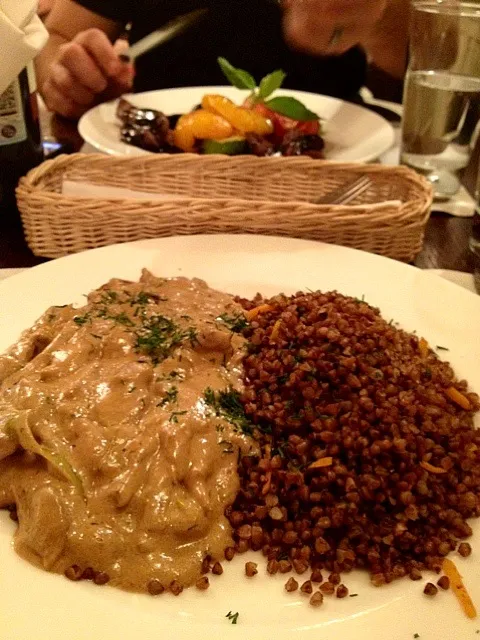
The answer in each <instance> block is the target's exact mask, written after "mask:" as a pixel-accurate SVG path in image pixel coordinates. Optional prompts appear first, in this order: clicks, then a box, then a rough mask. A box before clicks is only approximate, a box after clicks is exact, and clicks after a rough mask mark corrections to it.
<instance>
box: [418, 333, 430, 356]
mask: <svg viewBox="0 0 480 640" xmlns="http://www.w3.org/2000/svg"><path fill="white" fill-rule="evenodd" d="M429 348H430V347H429V346H428V342H427V341H426V340H425V338H420V340H419V341H418V350H419V351H420V355H421V356H422V358H423V359H425V358H426V357H427V356H428V350H429Z"/></svg>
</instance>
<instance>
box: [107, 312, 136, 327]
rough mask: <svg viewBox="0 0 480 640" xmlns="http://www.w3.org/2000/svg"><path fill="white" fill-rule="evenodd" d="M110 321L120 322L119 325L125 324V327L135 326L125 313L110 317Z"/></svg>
mask: <svg viewBox="0 0 480 640" xmlns="http://www.w3.org/2000/svg"><path fill="white" fill-rule="evenodd" d="M109 320H114V321H115V322H118V324H123V325H124V326H125V327H133V326H135V323H134V322H133V320H131V319H130V318H129V317H128V316H127V314H126V313H125V311H122V313H119V314H118V315H116V316H109Z"/></svg>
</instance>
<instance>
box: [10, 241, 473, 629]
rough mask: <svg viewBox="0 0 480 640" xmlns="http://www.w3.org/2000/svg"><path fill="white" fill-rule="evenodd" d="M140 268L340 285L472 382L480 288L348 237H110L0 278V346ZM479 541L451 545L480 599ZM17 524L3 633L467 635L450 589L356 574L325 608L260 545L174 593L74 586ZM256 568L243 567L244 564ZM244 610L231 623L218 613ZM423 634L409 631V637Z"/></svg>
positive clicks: (290, 286)
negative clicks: (25, 543)
mask: <svg viewBox="0 0 480 640" xmlns="http://www.w3.org/2000/svg"><path fill="white" fill-rule="evenodd" d="M142 267H146V268H148V269H150V270H151V271H152V272H153V273H154V274H156V275H159V276H178V275H182V276H187V277H193V276H197V277H200V278H204V279H205V280H206V281H207V282H208V283H209V284H210V285H211V286H212V287H217V288H219V289H222V290H223V291H228V292H230V293H233V294H239V295H241V296H253V295H255V293H256V292H257V291H260V292H262V293H263V294H264V295H267V296H270V295H274V294H276V293H278V292H280V291H284V292H285V293H287V294H290V293H293V292H295V291H298V290H301V289H303V290H304V291H305V290H307V289H322V290H324V291H327V290H333V289H336V290H338V291H340V292H342V293H345V294H348V295H351V296H356V297H358V298H360V297H362V296H363V295H364V296H365V300H366V301H367V302H369V303H371V304H372V305H375V306H378V307H379V308H380V310H381V311H382V314H383V316H384V317H385V318H387V319H390V318H391V319H393V320H395V321H397V322H399V323H400V325H401V326H402V327H404V328H405V329H407V330H409V331H413V330H416V331H417V333H418V335H421V336H424V337H425V338H426V339H427V340H428V342H429V343H430V344H431V345H442V346H443V347H448V349H449V351H442V352H441V354H440V356H441V357H442V358H444V359H448V360H449V361H450V362H451V363H452V365H453V367H454V368H455V371H456V373H457V375H458V376H459V377H460V378H466V379H467V380H468V381H469V383H470V385H471V387H472V388H473V390H475V391H477V392H478V391H480V369H479V366H478V363H479V362H480V341H479V340H478V330H479V327H480V296H477V295H474V294H472V293H470V292H468V291H465V290H464V289H462V288H461V287H458V286H457V285H455V284H452V283H451V282H447V281H445V280H443V279H441V278H433V277H432V276H431V275H429V274H428V271H421V270H420V269H416V268H414V267H410V266H407V265H405V264H403V263H400V262H396V261H394V260H388V259H386V258H382V257H380V256H376V255H373V254H369V253H363V252H361V251H355V250H353V249H346V248H344V247H337V246H334V245H328V244H322V243H317V242H308V241H305V240H294V239H289V238H276V237H262V236H247V235H238V236H228V235H217V236H183V237H172V238H164V239H155V240H146V241H140V242H135V243H130V244H122V245H114V246H110V247H105V248H102V249H95V250H93V251H87V252H85V253H81V254H77V255H72V256H69V257H67V258H61V259H60V260H54V261H52V262H48V263H46V264H42V265H40V266H38V267H34V268H33V269H28V270H27V271H25V272H24V273H21V274H20V275H16V276H13V277H12V278H8V279H7V280H4V281H3V282H1V283H0V352H1V351H3V350H4V349H6V348H7V346H8V345H9V344H10V343H12V342H13V341H14V340H15V339H16V338H17V337H18V334H19V332H20V331H21V330H22V329H24V328H26V327H28V326H29V325H31V324H32V323H33V322H34V320H35V319H36V318H37V317H38V316H39V315H40V314H41V313H42V312H43V311H44V310H45V309H46V308H47V307H48V306H49V305H52V304H58V305H61V304H66V303H69V302H73V301H76V302H77V303H79V304H82V303H83V302H84V298H83V295H82V294H85V293H88V291H90V290H91V289H93V288H95V287H98V286H99V285H100V284H102V283H104V282H106V281H107V280H108V279H109V278H111V277H119V278H127V279H137V278H138V277H139V275H140V270H141V268H142ZM471 525H472V528H473V531H474V535H473V539H472V542H473V547H474V551H473V553H472V555H471V557H470V558H467V559H463V558H461V557H460V556H459V555H458V554H453V557H454V560H455V562H456V563H457V566H458V568H459V571H460V572H461V573H462V575H463V577H464V581H465V584H466V585H467V588H468V590H469V592H470V595H471V597H472V599H473V601H474V602H475V603H476V604H477V607H478V605H479V604H480V580H479V576H480V569H479V565H480V552H479V551H478V544H479V538H480V519H477V520H474V521H471ZM14 530H15V525H14V523H13V522H12V521H11V520H9V519H8V516H7V514H6V513H5V512H3V513H2V514H0V557H1V564H0V598H1V602H2V614H1V623H0V624H1V626H0V628H1V631H0V637H1V640H33V639H35V640H65V639H66V638H68V639H69V640H70V639H71V640H92V639H93V638H102V640H136V639H137V638H138V639H139V640H140V639H141V640H170V639H173V638H175V639H176V640H192V639H196V640H211V639H212V638H221V639H222V640H240V639H241V640H339V639H341V640H411V639H413V638H417V637H418V638H419V639H420V640H439V638H441V639H442V640H475V639H477V638H479V636H478V635H476V630H477V629H480V620H479V619H477V620H469V619H468V618H467V617H466V616H465V614H464V613H463V612H462V611H461V610H460V606H459V604H458V602H457V601H456V599H455V596H454V594H453V593H452V592H451V591H448V592H440V593H439V594H438V595H437V597H435V598H428V597H426V596H424V595H423V593H422V590H423V586H424V583H425V582H426V581H427V580H432V581H434V582H435V581H436V580H437V576H435V575H434V574H428V572H425V575H424V580H423V581H421V582H412V581H411V580H409V579H407V578H405V579H402V580H397V581H395V582H394V583H392V584H390V585H388V586H385V587H381V588H375V587H373V586H371V585H370V584H369V581H368V578H367V576H366V574H365V573H363V572H361V571H354V572H352V573H351V574H348V575H345V576H344V580H345V583H346V585H347V586H348V588H349V589H350V593H356V594H358V597H356V598H345V599H343V600H339V599H338V598H326V599H325V603H324V605H323V606H322V607H321V608H320V609H314V608H313V607H310V606H309V605H308V604H307V602H306V598H305V596H303V595H302V594H300V593H299V592H296V593H286V591H285V589H284V584H285V581H286V579H287V577H288V576H285V575H280V574H279V575H277V576H272V577H267V575H266V572H265V564H264V562H263V558H262V556H261V554H258V553H251V554H250V555H249V556H248V557H247V556H237V557H236V558H235V559H234V560H233V562H230V563H224V573H223V575H222V576H211V582H212V586H211V588H210V589H209V590H208V591H207V592H199V591H198V590H196V589H187V590H186V591H185V592H184V593H183V594H182V595H181V596H180V597H178V598H175V597H174V596H172V595H169V594H167V595H163V596H161V597H159V598H152V597H151V596H148V595H141V594H132V593H126V592H122V591H120V590H118V589H114V588H111V587H96V586H95V585H93V584H91V583H86V582H82V583H73V582H70V581H68V580H66V579H65V578H63V577H62V576H58V575H54V574H51V573H46V572H44V571H41V570H40V569H37V568H35V567H33V566H32V565H30V564H28V563H27V562H26V561H25V560H22V559H21V558H19V557H18V556H17V555H16V554H15V552H14V551H13V548H12V535H13V533H14ZM246 560H253V561H255V562H259V563H260V564H259V569H260V571H259V575H258V576H256V577H255V578H253V579H249V578H246V577H245V561H246ZM229 611H232V612H239V619H238V625H236V626H234V625H232V624H230V623H229V621H228V619H226V617H225V616H226V614H227V613H228V612H229ZM416 634H418V636H417V635H416Z"/></svg>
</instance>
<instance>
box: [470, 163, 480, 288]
mask: <svg viewBox="0 0 480 640" xmlns="http://www.w3.org/2000/svg"><path fill="white" fill-rule="evenodd" d="M470 249H471V250H472V253H473V275H474V278H475V286H476V288H477V292H478V293H480V167H479V171H478V180H477V190H476V193H475V213H474V214H473V225H472V235H471V237H470Z"/></svg>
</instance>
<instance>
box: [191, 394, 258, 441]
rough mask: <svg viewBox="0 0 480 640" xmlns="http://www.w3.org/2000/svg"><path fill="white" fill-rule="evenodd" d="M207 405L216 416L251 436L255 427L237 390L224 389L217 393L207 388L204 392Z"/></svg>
mask: <svg viewBox="0 0 480 640" xmlns="http://www.w3.org/2000/svg"><path fill="white" fill-rule="evenodd" d="M203 398H204V400H205V403H206V404H207V405H208V406H209V407H210V408H211V409H212V410H213V411H214V413H215V415H216V416H218V417H222V418H224V419H225V420H227V421H228V422H230V424H232V425H233V426H234V428H235V429H236V430H240V431H242V432H243V433H245V434H247V435H251V434H252V431H253V425H252V423H251V422H250V420H249V419H248V418H247V416H246V415H245V410H244V408H243V405H242V403H241V401H240V393H239V392H238V391H236V390H235V389H231V388H230V389H222V390H221V391H217V392H216V393H215V391H214V390H213V389H211V388H210V387H207V388H206V389H205V391H204V392H203Z"/></svg>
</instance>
